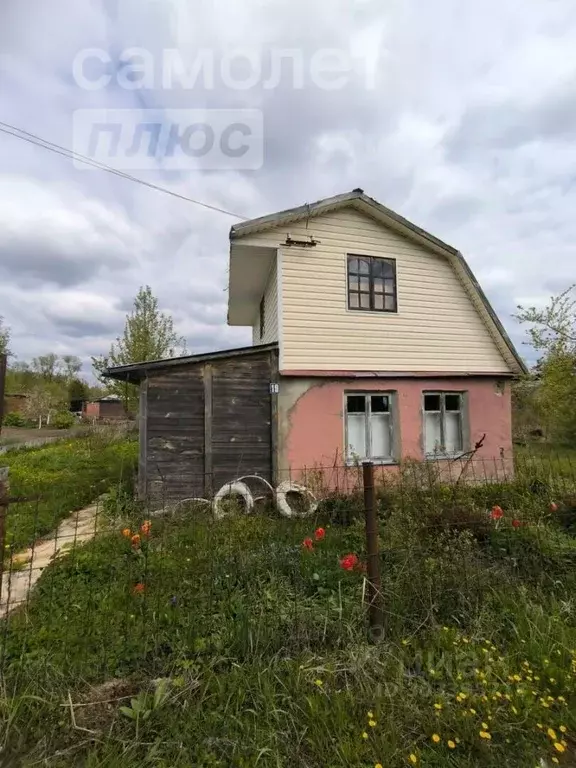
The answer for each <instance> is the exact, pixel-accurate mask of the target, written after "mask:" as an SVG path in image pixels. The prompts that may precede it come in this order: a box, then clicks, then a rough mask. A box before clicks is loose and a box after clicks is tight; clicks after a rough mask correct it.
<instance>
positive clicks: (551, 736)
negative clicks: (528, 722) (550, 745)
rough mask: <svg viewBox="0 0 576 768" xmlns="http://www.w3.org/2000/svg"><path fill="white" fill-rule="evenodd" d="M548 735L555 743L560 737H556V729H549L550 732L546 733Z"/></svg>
mask: <svg viewBox="0 0 576 768" xmlns="http://www.w3.org/2000/svg"><path fill="white" fill-rule="evenodd" d="M546 733H547V734H548V736H550V738H551V739H553V740H554V741H556V739H557V738H558V736H556V731H555V730H554V728H548V730H547V731H546Z"/></svg>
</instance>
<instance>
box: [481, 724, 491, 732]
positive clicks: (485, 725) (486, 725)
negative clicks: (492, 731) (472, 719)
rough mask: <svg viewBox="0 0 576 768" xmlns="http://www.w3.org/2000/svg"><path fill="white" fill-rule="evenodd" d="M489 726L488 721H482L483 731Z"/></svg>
mask: <svg viewBox="0 0 576 768" xmlns="http://www.w3.org/2000/svg"><path fill="white" fill-rule="evenodd" d="M489 727H490V726H489V725H488V723H482V728H484V730H485V731H487V730H488V728H489Z"/></svg>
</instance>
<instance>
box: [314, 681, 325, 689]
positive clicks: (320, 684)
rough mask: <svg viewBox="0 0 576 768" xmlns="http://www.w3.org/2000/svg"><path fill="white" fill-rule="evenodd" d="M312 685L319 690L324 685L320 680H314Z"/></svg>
mask: <svg viewBox="0 0 576 768" xmlns="http://www.w3.org/2000/svg"><path fill="white" fill-rule="evenodd" d="M314 685H317V686H318V688H321V687H322V686H323V685H324V683H323V682H322V680H314Z"/></svg>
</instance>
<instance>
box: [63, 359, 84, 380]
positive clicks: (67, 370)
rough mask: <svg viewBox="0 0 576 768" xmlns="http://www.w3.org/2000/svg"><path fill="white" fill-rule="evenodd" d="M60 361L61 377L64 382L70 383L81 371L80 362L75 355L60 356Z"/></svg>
mask: <svg viewBox="0 0 576 768" xmlns="http://www.w3.org/2000/svg"><path fill="white" fill-rule="evenodd" d="M60 360H61V369H62V375H63V376H64V378H65V379H66V381H69V382H70V381H72V380H73V379H74V378H77V376H78V374H79V373H80V371H81V370H82V360H80V358H79V357H77V356H76V355H62V357H61V358H60Z"/></svg>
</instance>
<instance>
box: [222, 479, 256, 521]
mask: <svg viewBox="0 0 576 768" xmlns="http://www.w3.org/2000/svg"><path fill="white" fill-rule="evenodd" d="M226 496H242V498H243V499H244V502H245V504H246V514H248V515H249V514H250V512H252V510H253V509H254V498H253V497H252V494H251V493H250V488H248V486H247V485H246V483H240V482H238V481H236V482H234V483H226V485H223V486H222V488H220V490H219V491H218V493H217V494H216V496H214V501H213V502H212V511H213V512H214V517H215V518H216V520H222V518H223V517H226V512H225V511H224V510H223V509H222V500H223V499H225V498H226Z"/></svg>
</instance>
